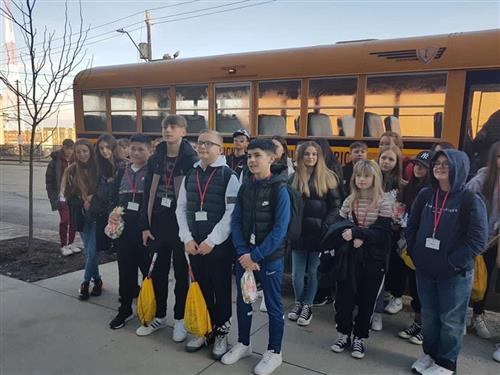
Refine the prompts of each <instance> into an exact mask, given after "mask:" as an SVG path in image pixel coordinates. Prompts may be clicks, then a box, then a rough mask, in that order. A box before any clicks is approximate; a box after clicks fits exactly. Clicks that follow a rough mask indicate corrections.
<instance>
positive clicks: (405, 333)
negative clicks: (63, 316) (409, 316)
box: [398, 321, 422, 340]
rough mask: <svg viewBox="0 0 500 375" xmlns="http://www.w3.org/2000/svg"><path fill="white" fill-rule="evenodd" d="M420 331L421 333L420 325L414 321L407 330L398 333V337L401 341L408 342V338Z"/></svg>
mask: <svg viewBox="0 0 500 375" xmlns="http://www.w3.org/2000/svg"><path fill="white" fill-rule="evenodd" d="M420 331H422V325H421V324H420V323H417V322H415V321H414V322H413V323H411V324H410V325H409V327H408V328H406V329H404V330H402V331H399V332H398V336H399V337H401V338H402V339H406V340H408V339H409V338H410V337H412V336H415V335H416V334H418V333H420Z"/></svg>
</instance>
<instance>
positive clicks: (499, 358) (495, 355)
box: [493, 344, 500, 362]
mask: <svg viewBox="0 0 500 375" xmlns="http://www.w3.org/2000/svg"><path fill="white" fill-rule="evenodd" d="M496 348H497V350H495V351H494V352H493V360H495V361H497V362H500V344H497V346H496Z"/></svg>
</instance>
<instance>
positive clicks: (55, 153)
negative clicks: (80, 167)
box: [50, 150, 61, 160]
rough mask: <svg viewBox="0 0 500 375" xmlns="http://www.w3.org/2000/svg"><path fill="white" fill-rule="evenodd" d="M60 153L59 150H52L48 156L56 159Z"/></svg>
mask: <svg viewBox="0 0 500 375" xmlns="http://www.w3.org/2000/svg"><path fill="white" fill-rule="evenodd" d="M60 155H61V150H57V151H52V152H51V153H50V157H51V158H52V159H54V160H56V159H58V158H59V157H60Z"/></svg>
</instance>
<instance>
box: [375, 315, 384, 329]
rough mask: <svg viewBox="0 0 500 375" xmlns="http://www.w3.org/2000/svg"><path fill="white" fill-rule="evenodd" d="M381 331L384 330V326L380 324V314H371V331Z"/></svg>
mask: <svg viewBox="0 0 500 375" xmlns="http://www.w3.org/2000/svg"><path fill="white" fill-rule="evenodd" d="M382 329H384V325H383V323H382V314H381V313H373V317H372V330H373V331H382Z"/></svg>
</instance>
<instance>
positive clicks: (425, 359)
mask: <svg viewBox="0 0 500 375" xmlns="http://www.w3.org/2000/svg"><path fill="white" fill-rule="evenodd" d="M433 364H434V360H433V359H432V357H431V356H430V355H428V354H424V355H422V356H421V357H420V358H419V359H417V360H416V361H415V362H413V364H412V365H411V370H412V371H413V372H416V373H417V374H422V373H423V372H424V371H425V370H427V369H428V368H430V367H431V366H432V365H433Z"/></svg>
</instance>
